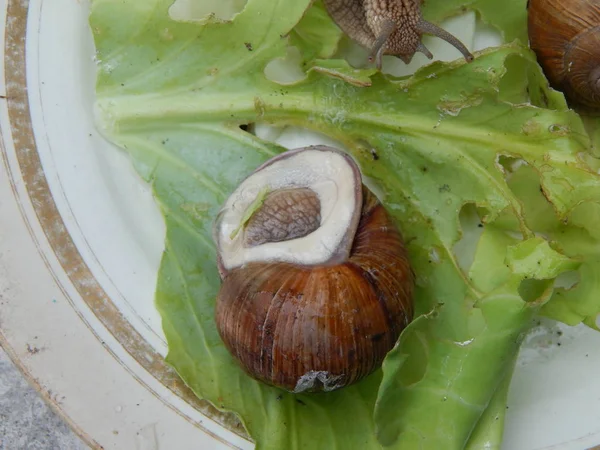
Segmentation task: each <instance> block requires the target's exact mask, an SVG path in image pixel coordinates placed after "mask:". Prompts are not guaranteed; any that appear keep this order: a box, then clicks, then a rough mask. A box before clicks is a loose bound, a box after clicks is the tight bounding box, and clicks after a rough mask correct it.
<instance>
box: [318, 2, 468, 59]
mask: <svg viewBox="0 0 600 450" xmlns="http://www.w3.org/2000/svg"><path fill="white" fill-rule="evenodd" d="M421 3H422V1H421V0H324V4H325V8H326V9H327V11H328V13H329V15H330V16H331V18H332V19H333V20H334V22H335V23H336V24H337V25H338V26H339V27H340V28H341V29H342V31H344V33H346V34H347V35H348V36H350V38H352V39H353V40H355V41H356V42H358V43H359V44H361V45H362V46H363V47H366V48H368V49H370V50H371V55H370V57H369V60H370V61H373V60H375V62H376V64H377V67H378V68H379V69H381V65H382V57H383V55H394V56H397V57H398V58H400V59H401V60H402V61H404V62H405V63H406V64H408V63H410V61H411V60H412V58H413V56H414V54H415V53H416V52H421V53H423V54H424V55H425V56H427V57H428V58H429V59H432V58H433V55H432V54H431V52H430V51H429V50H428V49H427V48H426V47H425V45H424V44H423V43H422V42H421V37H422V35H423V34H431V35H434V36H437V37H439V38H441V39H443V40H445V41H446V42H448V43H449V44H451V45H453V46H454V47H456V48H457V49H458V50H459V51H460V52H461V53H462V54H463V56H464V57H465V59H466V60H467V61H468V62H470V61H473V55H472V54H471V53H470V52H469V50H468V49H467V48H466V47H465V46H464V44H463V43H462V42H460V41H459V40H458V39H457V38H456V37H454V36H453V35H451V34H450V33H448V32H447V31H446V30H444V29H442V28H440V27H438V26H437V25H434V24H432V23H430V22H427V21H426V20H424V19H423V17H422V15H421Z"/></svg>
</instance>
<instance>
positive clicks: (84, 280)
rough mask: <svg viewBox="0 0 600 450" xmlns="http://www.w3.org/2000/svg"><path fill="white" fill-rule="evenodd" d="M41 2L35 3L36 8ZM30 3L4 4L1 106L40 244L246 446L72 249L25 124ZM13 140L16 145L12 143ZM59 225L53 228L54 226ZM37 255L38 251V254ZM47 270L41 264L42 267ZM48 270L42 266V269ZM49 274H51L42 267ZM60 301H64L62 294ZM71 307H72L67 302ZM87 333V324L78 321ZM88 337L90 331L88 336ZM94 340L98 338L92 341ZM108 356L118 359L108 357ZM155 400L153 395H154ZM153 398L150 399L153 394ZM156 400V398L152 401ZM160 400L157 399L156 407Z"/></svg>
mask: <svg viewBox="0 0 600 450" xmlns="http://www.w3.org/2000/svg"><path fill="white" fill-rule="evenodd" d="M42 4H43V0H42V1H41V2H40V6H41V5H42ZM31 5H32V3H30V2H28V1H27V2H22V1H19V0H6V6H5V8H6V21H5V33H4V36H3V38H4V43H3V46H4V62H3V64H4V68H5V71H4V77H5V89H6V91H5V95H4V96H5V101H6V104H7V110H8V122H9V128H10V129H9V130H8V131H9V133H10V134H11V135H12V136H13V142H14V153H15V156H16V160H17V163H18V169H19V172H20V173H19V175H20V177H21V178H22V180H23V181H24V187H25V191H26V192H27V196H28V197H29V200H30V202H31V205H32V208H33V210H34V212H35V216H36V218H37V220H38V222H39V225H40V226H41V228H42V230H43V233H44V235H45V238H46V240H47V241H48V243H49V245H50V248H51V249H52V252H53V253H54V256H55V257H56V258H57V261H59V264H60V266H61V268H62V269H63V271H64V273H65V274H66V275H67V277H68V279H69V281H70V282H71V284H72V285H73V287H74V288H75V290H76V291H77V293H78V295H79V296H80V297H81V298H82V300H83V301H84V302H85V303H86V305H87V306H88V307H89V308H90V310H91V311H92V312H93V314H94V316H95V317H96V318H97V319H98V320H99V321H100V322H101V323H102V325H103V326H104V327H105V328H106V329H107V330H108V332H109V333H110V334H111V335H112V336H113V337H114V338H115V339H116V340H117V341H118V343H119V345H121V346H122V347H123V348H124V349H125V351H126V352H127V353H128V354H129V355H130V356H131V357H132V358H133V359H134V360H135V361H136V362H137V363H138V364H139V365H140V366H141V367H142V368H143V369H144V370H146V371H147V372H148V373H149V374H150V375H151V376H152V377H154V378H155V379H156V380H157V381H158V382H159V383H160V384H161V385H163V386H164V387H165V388H167V389H168V390H169V391H170V392H171V393H172V394H174V395H176V396H177V397H179V398H181V399H182V400H183V401H184V402H186V403H187V404H188V405H189V406H191V407H192V408H194V409H195V410H196V411H198V412H200V413H201V414H202V415H204V416H206V417H207V418H209V419H211V420H213V421H215V422H216V423H218V424H219V425H220V426H222V427H223V428H225V429H226V430H228V431H230V432H232V433H234V434H236V435H237V436H239V437H240V438H242V439H244V440H246V441H248V442H252V440H251V438H250V437H249V435H248V434H247V433H246V431H245V429H244V428H243V425H241V422H240V421H239V420H237V418H236V416H235V413H227V412H221V411H219V410H218V409H217V408H216V407H215V406H214V405H213V404H212V403H210V402H209V401H208V400H205V399H200V398H199V397H198V396H196V395H195V394H194V393H193V391H192V390H191V389H190V388H189V387H188V386H187V385H186V384H185V383H184V382H183V380H182V379H181V378H180V377H179V375H178V374H177V373H176V371H175V369H173V368H172V367H171V366H169V365H168V364H167V363H166V361H165V358H163V357H162V356H161V355H160V354H159V353H158V352H157V351H156V350H155V349H154V348H153V347H152V346H151V345H150V344H149V343H148V342H147V341H146V340H145V339H144V338H143V337H142V335H141V334H140V333H139V332H138V331H137V330H136V329H135V328H134V327H133V326H132V325H131V324H130V323H129V322H128V321H127V320H126V319H125V318H124V317H123V316H122V314H121V312H120V311H119V309H118V308H117V307H116V306H115V305H114V303H113V301H112V299H111V298H110V296H109V295H107V293H106V292H105V290H104V288H103V287H102V286H101V284H100V283H99V282H98V280H97V279H96V278H95V276H94V274H93V272H92V271H91V269H90V268H89V266H88V264H87V263H86V262H85V260H84V259H83V257H82V255H81V254H80V252H79V250H78V249H77V247H76V245H75V243H74V241H73V239H72V237H71V235H70V233H69V231H68V229H67V227H66V226H65V222H64V220H63V218H62V215H61V214H60V211H59V209H58V207H57V205H56V203H55V201H54V198H53V196H52V192H51V190H50V186H49V183H48V181H47V178H46V174H45V172H44V170H43V166H42V162H41V158H40V155H39V152H38V147H37V143H36V138H35V134H34V128H33V123H32V118H31V110H30V104H29V97H28V81H27V74H28V69H27V64H26V60H27V40H28V37H29V36H28V30H27V23H28V16H29V11H30V6H31ZM15 137H17V138H18V139H14V138H15ZM6 152H7V150H6V148H5V146H4V145H2V146H0V153H1V154H2V159H3V160H4V163H5V166H6V167H7V168H9V165H8V164H7V160H8V158H7V154H6ZM7 174H8V178H9V183H10V185H11V187H12V189H13V192H14V194H15V198H18V194H17V193H16V190H15V188H14V185H15V179H14V175H13V174H12V173H11V171H10V169H9V170H7ZM21 216H22V218H23V220H24V221H25V222H26V223H27V224H28V228H29V234H31V233H32V231H31V228H30V227H29V218H28V217H27V216H26V214H24V213H23V211H22V210H21ZM57 224H59V226H56V225H57ZM39 251H40V250H39V249H38V252H39ZM46 265H47V264H46ZM47 266H48V265H47ZM48 269H49V270H50V272H52V268H51V267H49V266H48ZM65 296H66V297H68V296H69V295H68V294H67V293H66V292H65ZM71 304H72V302H71ZM84 323H85V324H86V326H87V327H88V328H89V327H90V326H89V324H88V323H87V322H85V321H84ZM92 331H93V330H92ZM96 337H97V338H98V339H100V338H99V337H98V336H96ZM0 346H2V347H3V348H5V349H6V351H7V354H8V355H9V358H10V359H11V360H12V362H13V363H14V364H15V366H16V367H17V368H18V369H19V371H20V372H21V373H22V374H23V375H24V376H25V378H26V379H27V380H28V381H29V383H30V384H31V385H32V386H33V387H34V388H35V389H36V391H37V392H39V393H40V395H41V396H42V398H44V400H45V401H46V402H47V403H48V404H49V405H50V406H51V407H52V409H53V410H54V411H55V412H56V413H57V414H58V415H59V416H60V417H61V418H63V419H64V420H65V422H66V423H67V424H68V425H69V427H71V428H72V429H73V430H74V431H75V433H76V434H77V435H78V436H79V437H81V438H82V439H83V440H84V441H85V442H86V443H87V444H88V445H90V446H91V447H92V448H102V447H101V446H100V444H98V443H97V442H95V441H94V440H93V439H92V438H91V437H90V436H89V435H88V434H87V433H86V432H85V431H83V429H81V428H80V427H79V426H78V425H77V424H76V423H75V422H74V421H73V420H72V419H71V418H70V417H69V416H68V415H67V414H66V413H65V412H64V411H62V409H61V408H60V406H59V405H58V404H57V403H56V402H55V401H54V400H53V399H52V398H51V397H49V396H48V395H46V392H45V391H44V390H43V389H42V388H41V386H40V385H39V383H37V382H36V380H35V377H33V375H31V374H30V373H29V371H28V370H27V367H26V366H25V364H23V363H22V362H21V361H20V360H19V358H18V357H17V354H16V352H15V351H14V350H13V349H12V348H11V346H10V345H9V343H8V341H7V340H6V338H5V337H4V336H3V335H2V332H1V330H0ZM109 353H111V355H112V356H113V357H115V358H117V359H118V357H117V356H115V355H114V353H113V352H110V351H109ZM138 381H139V382H140V383H141V384H142V385H143V386H144V387H145V388H146V389H148V390H149V391H150V392H152V393H154V390H153V389H152V388H151V387H150V386H148V385H147V384H146V383H145V382H143V381H142V380H138ZM154 394H155V393H154ZM155 395H156V394H155ZM157 397H159V398H161V397H160V396H158V395H157ZM162 400H163V399H162V398H161V401H162ZM163 403H164V404H165V405H166V406H168V407H169V408H172V409H174V410H175V411H176V412H177V413H178V414H179V415H180V416H182V417H183V418H185V419H186V420H187V421H188V422H190V423H192V424H193V425H194V426H196V427H197V428H199V429H201V430H202V431H203V432H204V433H206V434H207V435H209V436H210V437H212V438H213V439H215V440H218V441H219V442H221V443H222V444H225V445H227V446H229V447H232V448H238V447H237V446H234V445H233V444H231V443H230V442H228V441H227V440H226V439H225V438H223V437H222V436H219V435H218V434H216V433H214V432H213V431H211V430H210V429H208V428H207V427H205V426H203V425H202V424H200V423H199V422H197V421H193V420H191V419H190V418H189V417H188V416H187V415H185V414H183V413H182V412H180V411H178V410H177V409H176V408H173V406H172V405H169V404H167V403H166V402H164V401H163Z"/></svg>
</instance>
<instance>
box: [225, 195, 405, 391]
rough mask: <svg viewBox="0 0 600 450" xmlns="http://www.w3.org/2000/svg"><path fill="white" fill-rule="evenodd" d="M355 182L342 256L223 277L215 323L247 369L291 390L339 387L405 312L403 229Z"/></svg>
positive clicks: (396, 331)
mask: <svg viewBox="0 0 600 450" xmlns="http://www.w3.org/2000/svg"><path fill="white" fill-rule="evenodd" d="M363 191H364V194H363V207H362V210H361V217H360V222H359V225H358V229H357V232H356V234H355V236H354V241H353V243H352V249H351V252H350V256H349V258H348V259H347V261H345V262H343V263H340V264H336V265H316V266H301V265H294V264H291V263H281V262H276V263H262V262H254V263H250V264H247V265H245V266H242V267H239V268H236V269H233V270H231V271H230V272H229V273H228V274H227V276H226V277H225V279H224V280H223V285H222V287H221V290H220V292H219V295H218V297H217V306H216V322H217V324H218V329H219V333H220V335H221V338H222V339H223V341H224V343H225V345H226V347H227V348H228V350H229V352H230V353H231V354H232V355H233V356H234V357H235V358H236V359H237V360H238V361H239V362H240V363H241V365H242V366H243V367H244V368H245V370H246V371H247V372H248V373H249V374H250V375H251V376H253V377H255V378H257V379H259V380H261V381H263V382H265V383H268V384H271V385H275V386H278V387H281V388H284V389H286V390H288V391H292V392H296V393H298V392H318V391H331V390H335V389H338V388H341V387H343V386H346V385H349V384H352V383H355V382H357V381H359V380H360V379H362V378H364V377H365V376H367V375H369V374H370V373H372V372H373V371H374V370H375V369H377V368H378V367H379V366H380V365H381V362H382V361H383V359H384V357H385V355H386V354H387V352H388V351H390V350H391V349H392V347H393V346H394V344H395V343H396V340H397V339H398V337H399V335H400V332H401V331H402V329H403V328H404V327H405V326H406V325H407V324H408V323H409V322H410V320H411V319H412V314H413V307H412V289H413V283H414V275H413V272H412V270H411V268H410V266H409V262H408V258H407V255H406V251H405V248H404V243H403V240H402V237H401V235H400V232H399V231H398V229H397V228H396V226H395V225H394V223H393V221H392V219H391V217H390V216H389V214H388V213H387V212H386V210H385V209H384V208H383V206H382V205H381V204H380V203H379V202H378V200H377V199H376V197H375V196H374V195H373V194H371V193H370V192H369V191H368V190H367V189H366V188H363Z"/></svg>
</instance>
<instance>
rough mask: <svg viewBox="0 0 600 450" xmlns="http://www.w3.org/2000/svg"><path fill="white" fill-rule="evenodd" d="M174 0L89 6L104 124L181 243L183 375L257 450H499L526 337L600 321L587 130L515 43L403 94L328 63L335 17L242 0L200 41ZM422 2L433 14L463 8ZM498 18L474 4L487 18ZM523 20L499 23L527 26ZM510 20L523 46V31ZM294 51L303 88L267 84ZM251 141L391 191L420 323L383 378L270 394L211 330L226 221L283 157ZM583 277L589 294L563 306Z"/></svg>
mask: <svg viewBox="0 0 600 450" xmlns="http://www.w3.org/2000/svg"><path fill="white" fill-rule="evenodd" d="M171 3H172V1H171V0H93V2H92V14H91V17H90V25H91V29H92V31H93V33H94V38H95V43H96V49H97V53H98V54H97V58H98V61H99V64H98V80H97V103H96V111H97V117H98V126H99V128H100V129H101V130H102V132H103V133H104V135H105V136H106V138H107V139H109V140H110V141H112V142H114V143H115V144H117V145H119V146H120V147H121V148H123V149H125V150H126V151H127V152H128V153H129V154H130V155H131V158H132V162H133V164H134V165H135V167H136V169H137V171H138V172H139V174H140V175H141V176H142V177H143V178H144V179H145V180H146V181H147V182H148V183H150V184H151V185H152V187H153V190H154V194H155V196H156V200H157V202H158V204H159V205H160V208H161V211H162V212H163V215H164V218H165V222H166V225H167V235H166V240H165V252H164V255H163V259H162V262H161V267H160V272H159V278H158V284H157V292H156V304H157V308H158V310H159V311H160V314H161V317H162V320H163V329H164V332H165V335H166V337H167V340H168V343H169V354H168V356H167V361H168V362H169V363H170V364H172V365H173V366H174V367H175V369H176V370H177V372H178V373H179V374H180V376H181V377H182V378H183V380H184V381H185V382H186V383H187V384H188V385H189V386H190V387H191V388H192V390H193V391H194V392H195V393H196V394H197V395H198V396H199V397H201V398H205V399H207V400H208V401H210V402H211V403H213V404H214V405H215V406H216V407H217V408H219V409H221V410H226V411H232V412H234V413H236V414H237V415H238V416H239V417H240V418H241V420H242V422H243V424H244V426H245V427H246V429H247V431H248V433H249V434H250V435H251V436H252V438H253V439H254V440H255V441H256V444H257V448H259V449H274V450H275V449H277V450H278V449H282V448H284V449H288V448H289V449H295V448H297V449H330V448H344V449H346V448H357V449H359V448H360V449H380V448H383V447H386V448H398V449H403V448H413V447H411V445H417V444H418V445H419V446H420V447H419V448H422V449H439V448H444V449H450V450H452V449H460V448H465V447H466V446H468V448H470V449H476V448H484V446H486V445H495V446H499V444H500V439H501V423H502V420H503V414H504V408H503V407H501V406H502V402H503V401H504V400H503V399H504V398H505V396H506V391H507V389H508V387H507V386H508V383H509V380H510V374H511V370H512V367H513V364H514V360H515V358H516V355H517V352H518V347H519V343H520V340H521V338H522V335H523V333H524V332H525V331H526V330H527V328H528V326H529V325H530V322H531V318H532V317H533V316H534V315H535V314H537V313H539V312H540V311H542V312H544V313H545V314H547V315H549V316H552V317H555V318H557V319H559V320H564V321H565V322H567V323H577V322H580V321H585V322H586V323H591V322H592V321H593V320H594V319H595V316H596V315H597V314H598V312H600V301H599V300H598V299H597V298H595V296H594V291H595V289H596V284H597V283H598V279H599V277H598V276H597V272H596V271H597V267H598V264H597V263H596V260H597V259H598V258H599V257H600V253H599V251H598V250H599V247H598V242H597V238H598V231H597V230H596V229H595V228H594V226H595V223H596V222H597V221H596V220H595V218H596V216H597V214H598V211H599V210H598V205H599V202H600V189H599V188H600V177H599V176H598V172H597V167H595V166H594V164H596V163H595V162H594V161H593V158H591V157H588V156H585V152H586V151H588V150H589V149H590V146H591V144H590V140H589V138H588V135H587V134H586V132H585V129H584V126H583V124H582V122H581V120H580V118H579V117H578V116H577V115H576V114H575V113H574V112H572V111H569V110H567V109H566V105H565V103H564V99H563V98H562V96H561V95H560V94H557V93H556V92H553V91H551V90H549V88H548V87H547V83H546V81H545V79H544V77H543V76H542V75H541V74H540V71H539V68H538V66H537V64H536V63H535V60H534V58H533V56H532V54H531V53H530V52H529V51H528V50H527V49H524V48H522V47H521V46H519V45H517V44H511V45H506V46H503V47H500V48H497V49H490V50H487V51H485V52H482V53H480V54H479V55H477V58H476V60H475V61H474V62H473V63H471V64H465V63H464V62H463V61H456V62H453V63H449V64H442V63H433V64H431V65H429V66H427V67H425V68H423V69H422V70H420V71H419V72H417V73H416V74H415V75H414V76H413V77H411V78H408V79H404V80H396V79H394V78H391V77H385V76H382V75H380V74H377V73H375V72H374V71H373V70H370V69H369V70H357V69H353V68H352V67H350V66H349V65H348V64H347V63H346V62H344V61H339V60H327V59H325V58H327V57H328V56H330V55H331V53H332V52H333V51H334V49H335V46H336V45H337V41H338V39H339V34H338V31H337V29H336V28H335V27H334V26H333V24H332V23H331V22H330V21H328V20H327V18H326V17H325V16H324V15H323V9H322V5H320V4H317V5H316V7H315V8H311V9H309V10H308V12H307V11H306V9H307V8H308V7H309V6H310V3H311V2H310V1H309V0H296V1H292V0H248V2H247V4H246V7H245V8H244V10H243V11H242V12H240V13H239V14H238V15H237V16H235V18H234V19H233V21H229V22H217V21H214V20H210V19H208V20H205V21H203V22H201V23H193V22H177V21H174V20H172V19H171V18H170V17H169V14H168V10H169V7H170V4H171ZM427 3H428V8H440V9H438V10H437V11H438V13H436V14H438V17H442V16H444V15H447V14H451V13H453V12H454V11H456V10H457V6H458V2H446V3H444V2H442V1H438V2H433V0H432V1H431V2H427ZM496 3H497V2H495V1H494V0H479V1H476V2H470V3H468V5H471V4H472V6H474V7H476V8H477V9H478V10H479V11H480V12H481V14H482V15H484V16H485V15H487V14H489V15H490V17H491V16H493V14H492V13H494V11H496V12H498V11H497V9H498V7H496V6H494V5H495V4H496ZM513 3H514V4H513ZM517 3H518V4H517ZM522 3H523V2H511V3H510V6H507V5H504V6H503V8H502V13H504V12H507V13H508V12H510V14H514V16H515V17H516V16H518V17H521V16H522V14H523V13H522V11H521V9H519V8H520V7H521V6H522ZM429 4H431V5H429ZM461 4H462V3H461ZM435 5H437V6H435ZM444 5H445V9H442V6H444ZM430 11H432V12H435V10H434V9H430ZM443 11H446V12H443ZM442 12H443V14H442ZM486 17H487V16H486ZM484 18H485V17H484ZM488 19H489V20H490V21H492V19H491V18H488ZM494 20H498V22H497V23H496V24H497V26H499V27H500V28H502V29H504V32H505V34H506V36H507V38H510V37H511V36H512V37H514V36H517V35H518V32H517V31H518V30H517V29H518V28H519V27H520V25H519V26H517V25H514V24H513V22H510V23H508V22H507V23H505V24H504V25H503V22H502V21H501V20H500V18H496V19H494ZM515 23H518V21H515ZM296 25H297V26H296ZM513 26H514V28H513ZM511 33H512V34H511ZM290 46H294V47H295V48H296V49H297V50H298V52H299V54H300V62H301V66H300V69H299V70H302V71H304V72H305V76H304V78H303V79H302V80H301V81H298V82H295V83H291V84H288V85H286V86H282V85H281V84H277V83H275V82H273V81H270V80H269V79H267V77H265V75H264V70H265V67H267V66H268V65H269V64H270V63H271V62H272V61H274V60H280V59H283V58H286V56H287V55H288V54H289V48H290ZM255 122H257V123H262V124H276V125H278V126H299V127H303V128H307V129H311V130H314V131H318V132H321V133H324V134H325V135H327V136H329V137H331V138H333V139H336V140H338V141H339V142H340V143H342V144H343V145H344V146H345V147H346V148H347V149H348V150H349V151H350V152H351V153H352V154H353V156H354V157H355V158H356V160H357V161H358V163H359V164H360V166H361V169H362V171H363V173H364V174H365V175H367V176H369V177H370V179H371V180H372V181H373V182H374V183H376V184H377V186H378V189H379V191H380V192H381V194H382V201H383V203H384V205H385V206H386V207H387V208H388V210H389V211H390V212H391V213H392V214H393V216H394V218H395V220H397V222H398V224H399V226H400V228H401V229H402V231H403V234H404V235H405V238H406V241H407V245H408V249H409V252H410V257H411V262H412V264H413V268H414V270H415V272H416V273H417V278H418V279H417V285H418V286H417V293H416V298H415V303H416V309H417V313H418V314H417V318H416V319H415V320H414V322H413V323H412V324H411V325H410V326H409V327H408V328H407V329H406V330H405V332H404V333H403V334H402V336H401V338H400V340H399V342H398V344H397V345H396V347H395V349H394V350H393V351H392V352H390V354H389V355H388V357H387V359H386V361H385V363H384V366H383V370H380V371H377V372H376V373H375V374H373V375H371V376H370V377H368V378H367V379H365V380H364V381H362V382H360V383H358V384H356V385H354V386H351V387H348V388H345V389H343V390H340V391H337V392H333V393H329V394H323V395H292V394H289V393H285V392H282V391H280V390H278V389H276V388H272V387H269V386H265V385H263V384H261V383H259V382H256V381H254V380H253V379H251V378H249V377H248V376H247V375H246V374H245V373H244V372H243V371H242V370H241V369H240V368H239V367H238V366H237V365H236V363H235V362H234V361H233V359H232V358H231V357H230V355H229V354H228V353H227V351H226V349H225V347H224V346H223V344H222V342H221V340H220V338H219V336H218V333H217V331H216V326H215V324H214V311H213V309H214V299H215V296H216V293H217V291H218V289H219V277H218V273H217V270H216V264H215V260H216V255H215V248H214V244H213V242H212V239H211V228H212V222H213V220H214V218H215V216H216V214H217V212H218V210H219V207H220V205H222V204H223V202H224V201H225V199H226V198H227V196H228V194H229V193H230V192H231V191H232V190H233V189H234V188H235V186H236V185H237V184H238V183H239V182H240V181H241V180H242V179H243V178H244V177H245V176H246V175H248V174H249V173H250V172H251V171H252V170H253V169H254V168H255V167H256V166H258V165H259V164H260V163H261V162H263V161H265V160H266V159H268V158H269V157H271V156H273V155H275V154H277V153H279V152H281V151H283V150H284V149H283V148H281V147H280V146H278V145H276V144H273V143H270V142H266V141H263V140H261V139H259V138H257V137H256V136H253V135H252V134H250V133H247V132H245V131H243V130H242V129H240V125H242V124H247V123H255ZM531 186H535V188H534V189H531ZM473 223H475V224H476V225H474V226H473ZM477 224H480V225H481V226H482V228H483V232H481V230H480V227H478V226H477ZM578 236H579V237H578ZM581 236H583V237H581ZM467 238H469V239H467ZM470 242H471V243H470ZM473 243H474V244H473ZM565 274H566V275H565ZM569 274H571V275H573V276H574V277H575V278H577V277H578V278H577V279H578V280H579V282H578V283H576V284H574V285H564V286H562V287H560V286H559V285H558V282H559V281H560V278H561V277H563V276H567V275H569ZM555 282H556V283H557V286H556V288H555ZM497 422H499V423H500V425H497Z"/></svg>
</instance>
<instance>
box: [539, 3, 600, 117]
mask: <svg viewBox="0 0 600 450" xmlns="http://www.w3.org/2000/svg"><path fill="white" fill-rule="evenodd" d="M528 23H529V24H528V28H529V41H530V46H531V48H532V50H533V51H534V52H535V53H536V55H537V58H538V62H539V63H540V65H541V66H542V68H543V70H544V73H545V74H546V77H547V78H548V80H549V81H550V85H551V86H552V87H553V88H555V89H557V90H560V91H562V92H563V93H564V94H565V96H566V97H567V100H568V101H569V103H570V104H572V105H579V106H583V107H584V108H586V109H597V110H598V109H600V1H598V0H529V4H528Z"/></svg>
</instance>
